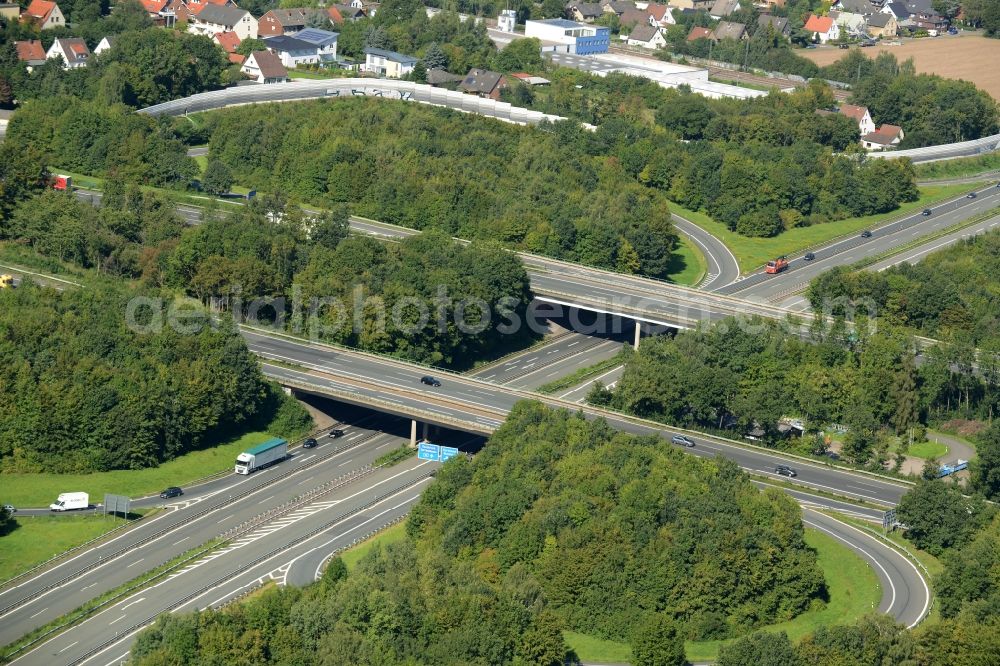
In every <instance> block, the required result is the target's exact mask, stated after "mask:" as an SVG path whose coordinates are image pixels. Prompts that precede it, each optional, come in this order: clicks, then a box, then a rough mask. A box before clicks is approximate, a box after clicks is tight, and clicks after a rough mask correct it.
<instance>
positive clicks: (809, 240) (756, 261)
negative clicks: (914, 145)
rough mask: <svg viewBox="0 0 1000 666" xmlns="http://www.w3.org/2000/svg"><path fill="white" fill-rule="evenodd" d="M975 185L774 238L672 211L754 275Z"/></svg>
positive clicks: (936, 189)
mask: <svg viewBox="0 0 1000 666" xmlns="http://www.w3.org/2000/svg"><path fill="white" fill-rule="evenodd" d="M978 187H979V186H978V185H977V184H958V185H930V186H927V187H922V188H921V189H920V198H918V199H917V200H916V201H912V202H909V203H904V204H903V205H901V206H900V207H899V208H898V209H896V210H894V211H891V212H889V213H881V214H879V215H869V216H866V217H852V218H849V219H846V220H838V221H836V222H827V223H826V224H816V225H813V226H811V227H796V228H795V229H789V230H788V231H785V232H784V233H782V234H779V235H778V236H775V237H773V238H748V237H746V236H741V235H740V234H738V233H736V232H735V231H730V230H729V229H727V228H726V226H725V225H724V224H722V223H721V222H717V221H715V220H713V219H712V218H710V217H709V216H708V215H706V214H705V213H701V212H697V211H692V210H688V209H686V208H684V207H683V206H681V205H679V204H676V203H671V204H670V206H671V210H672V211H673V212H674V213H676V214H678V215H680V216H681V217H683V218H686V219H688V220H690V221H691V222H693V223H695V224H697V225H698V226H699V227H701V228H702V229H705V230H706V231H708V232H709V233H711V234H712V235H714V236H716V237H717V238H719V240H721V241H722V242H723V243H725V244H726V246H727V247H728V248H729V249H730V250H731V251H732V253H733V254H734V255H735V256H736V261H737V263H738V264H739V266H740V272H742V273H747V272H751V271H754V270H756V269H758V268H760V267H761V266H763V265H764V264H765V263H767V261H768V260H770V259H773V258H774V257H777V256H779V255H789V256H791V255H794V254H796V253H799V252H802V251H804V250H806V249H807V248H810V247H815V246H817V245H822V244H825V243H828V242H830V241H832V240H834V239H836V238H839V237H840V236H845V235H847V234H851V233H855V232H860V231H861V230H862V229H866V228H869V227H874V226H876V225H879V224H882V223H885V222H888V221H889V220H892V219H894V218H897V217H902V216H904V215H907V214H909V213H912V212H914V211H918V210H920V209H922V208H926V207H928V206H931V205H933V204H935V203H936V202H939V201H941V200H943V199H950V198H952V197H955V196H958V195H959V194H961V193H963V192H968V191H970V190H973V189H977V188H978Z"/></svg>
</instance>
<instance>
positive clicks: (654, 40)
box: [625, 25, 667, 50]
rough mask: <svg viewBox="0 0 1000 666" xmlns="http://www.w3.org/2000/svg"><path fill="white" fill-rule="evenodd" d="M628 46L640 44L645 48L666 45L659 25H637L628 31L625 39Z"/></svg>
mask: <svg viewBox="0 0 1000 666" xmlns="http://www.w3.org/2000/svg"><path fill="white" fill-rule="evenodd" d="M625 43H626V44H628V45H629V46H641V47H643V48H646V49H654V50H655V49H662V48H663V47H665V46H666V45H667V40H666V38H665V37H664V36H663V29H662V28H660V27H659V26H655V27H654V26H651V25H637V26H636V27H635V28H633V29H632V32H631V33H629V36H628V39H627V40H626V41H625Z"/></svg>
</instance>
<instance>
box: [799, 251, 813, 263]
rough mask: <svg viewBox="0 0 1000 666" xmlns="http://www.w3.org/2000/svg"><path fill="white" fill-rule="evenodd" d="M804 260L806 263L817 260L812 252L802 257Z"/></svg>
mask: <svg viewBox="0 0 1000 666" xmlns="http://www.w3.org/2000/svg"><path fill="white" fill-rule="evenodd" d="M802 258H803V259H805V260H806V261H812V260H813V259H815V258H816V255H815V254H813V253H812V252H806V253H805V254H804V255H803V256H802Z"/></svg>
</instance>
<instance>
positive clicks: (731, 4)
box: [708, 0, 740, 20]
mask: <svg viewBox="0 0 1000 666" xmlns="http://www.w3.org/2000/svg"><path fill="white" fill-rule="evenodd" d="M739 9H740V0H715V3H714V4H713V5H712V8H711V9H710V10H709V11H708V15H709V16H711V17H712V18H714V19H716V20H719V19H724V18H726V17H727V16H729V15H730V14H732V13H733V12H735V11H737V10H739Z"/></svg>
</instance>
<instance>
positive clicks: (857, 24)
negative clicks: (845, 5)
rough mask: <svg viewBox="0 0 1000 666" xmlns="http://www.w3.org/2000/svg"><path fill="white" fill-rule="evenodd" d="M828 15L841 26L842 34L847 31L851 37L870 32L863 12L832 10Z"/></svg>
mask: <svg viewBox="0 0 1000 666" xmlns="http://www.w3.org/2000/svg"><path fill="white" fill-rule="evenodd" d="M828 16H829V17H830V18H832V19H833V22H834V23H836V24H837V25H839V26H840V31H841V34H843V33H845V32H846V33H847V34H848V35H850V36H851V37H861V36H863V35H867V33H868V21H867V20H866V19H865V17H864V16H862V15H861V14H854V13H852V12H838V11H831V12H830V13H829V14H828Z"/></svg>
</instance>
